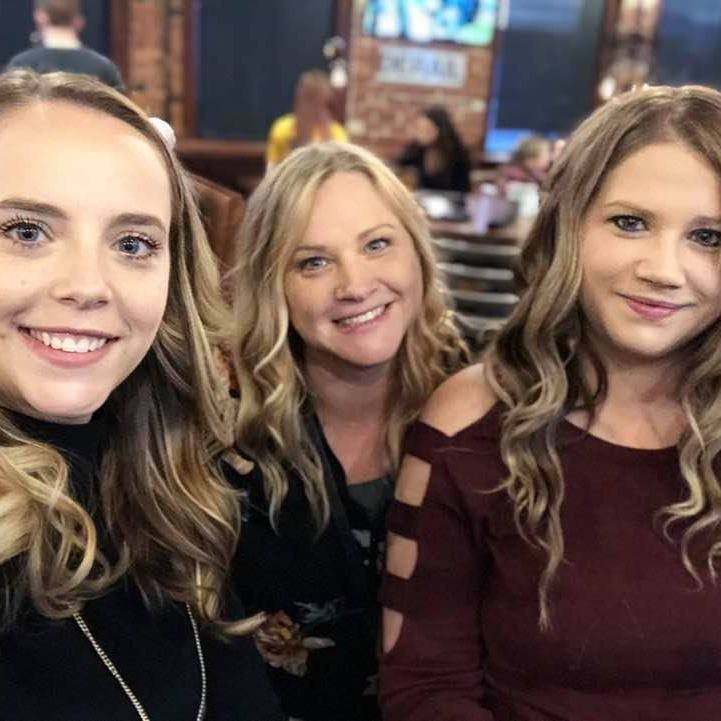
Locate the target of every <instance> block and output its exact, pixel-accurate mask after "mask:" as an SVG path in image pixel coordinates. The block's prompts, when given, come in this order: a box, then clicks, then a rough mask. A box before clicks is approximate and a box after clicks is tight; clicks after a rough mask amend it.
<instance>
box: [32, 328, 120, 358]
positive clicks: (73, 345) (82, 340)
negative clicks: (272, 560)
mask: <svg viewBox="0 0 721 721" xmlns="http://www.w3.org/2000/svg"><path fill="white" fill-rule="evenodd" d="M28 333H29V334H30V335H31V336H32V337H33V338H35V340H39V341H40V342H41V343H42V344H43V345H46V346H47V347H48V348H54V349H55V350H61V351H64V352H65V353H92V352H93V351H95V350H100V349H101V348H102V347H103V346H104V345H105V344H106V343H107V342H108V339H107V338H95V337H91V336H84V335H77V336H72V335H68V334H67V333H63V334H60V335H56V334H54V333H46V332H45V331H40V330H32V329H29V330H28Z"/></svg>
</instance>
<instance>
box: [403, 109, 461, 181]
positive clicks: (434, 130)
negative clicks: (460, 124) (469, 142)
mask: <svg viewBox="0 0 721 721" xmlns="http://www.w3.org/2000/svg"><path fill="white" fill-rule="evenodd" d="M396 165H397V166H398V167H399V168H400V171H401V174H402V175H403V176H404V177H405V175H406V173H407V172H408V171H409V170H410V171H411V172H412V174H413V177H412V178H411V180H410V183H409V184H411V185H413V186H414V188H415V189H418V190H443V191H455V192H460V193H467V192H469V191H470V189H471V180H470V172H471V161H470V157H469V155H468V150H467V149H466V147H465V145H464V144H463V141H462V140H461V138H460V136H459V135H458V131H457V130H456V128H455V127H454V125H453V121H452V120H451V118H450V116H449V114H448V111H447V110H446V109H445V108H443V107H441V106H440V105H435V106H432V107H430V108H427V109H426V110H424V111H423V112H422V113H421V114H420V115H419V116H418V118H417V120H416V122H415V125H414V127H413V139H412V141H411V142H410V143H409V144H408V145H407V146H406V148H405V149H404V150H403V153H402V154H401V156H400V157H399V158H398V159H397V160H396Z"/></svg>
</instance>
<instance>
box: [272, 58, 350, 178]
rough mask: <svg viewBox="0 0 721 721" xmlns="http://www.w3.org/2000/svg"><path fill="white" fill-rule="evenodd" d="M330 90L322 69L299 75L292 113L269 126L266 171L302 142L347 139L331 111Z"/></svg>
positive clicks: (326, 75) (303, 143) (343, 129)
mask: <svg viewBox="0 0 721 721" xmlns="http://www.w3.org/2000/svg"><path fill="white" fill-rule="evenodd" d="M332 93H333V88H332V87H331V84H330V80H329V79H328V73H326V72H325V71H323V70H308V71H307V72H305V73H303V74H302V75H301V76H300V78H299V79H298V83H297V84H296V86H295V101H294V104H293V112H292V113H289V114H288V115H283V116H282V117H280V118H278V119H277V120H276V121H275V122H274V123H273V125H272V126H271V128H270V133H269V135H268V147H267V150H266V161H267V167H268V169H269V170H270V168H272V167H273V166H274V165H277V164H278V163H280V161H281V160H283V159H284V158H285V157H286V156H287V155H289V154H290V153H291V151H293V150H294V149H295V148H299V147H301V146H302V145H308V144H310V143H318V142H323V141H327V140H336V141H339V142H343V141H347V140H348V134H347V133H346V131H345V128H344V127H343V126H342V125H341V124H340V123H338V122H336V121H335V120H334V119H333V115H332V114H331V111H330V101H331V96H332Z"/></svg>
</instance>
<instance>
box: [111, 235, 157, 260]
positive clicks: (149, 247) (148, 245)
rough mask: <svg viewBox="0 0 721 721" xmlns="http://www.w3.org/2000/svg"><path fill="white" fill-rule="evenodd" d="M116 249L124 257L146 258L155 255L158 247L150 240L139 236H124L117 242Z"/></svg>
mask: <svg viewBox="0 0 721 721" xmlns="http://www.w3.org/2000/svg"><path fill="white" fill-rule="evenodd" d="M117 247H118V249H119V250H120V252H121V253H123V254H124V255H129V256H132V257H133V258H147V257H148V256H151V255H154V254H155V252H156V251H157V248H158V245H157V243H155V242H154V241H152V240H151V239H150V238H146V237H143V236H139V235H126V236H125V237H124V238H121V239H120V240H119V241H118V242H117Z"/></svg>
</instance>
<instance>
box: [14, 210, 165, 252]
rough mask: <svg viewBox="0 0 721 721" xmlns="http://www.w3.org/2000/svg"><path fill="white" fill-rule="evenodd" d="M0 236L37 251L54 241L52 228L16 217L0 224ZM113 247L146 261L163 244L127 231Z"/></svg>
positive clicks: (114, 242) (143, 235)
mask: <svg viewBox="0 0 721 721" xmlns="http://www.w3.org/2000/svg"><path fill="white" fill-rule="evenodd" d="M0 235H2V236H5V237H6V238H8V240H10V242H11V243H12V244H13V245H15V246H20V247H22V248H25V249H27V250H30V251H32V250H35V249H36V248H40V247H42V246H45V245H46V244H47V243H49V242H51V241H52V240H53V234H52V232H51V228H50V226H49V225H48V224H47V223H46V222H44V221H42V220H40V219H37V218H30V217H28V216H24V215H16V216H14V217H12V218H10V219H9V220H7V221H5V222H4V223H2V224H0ZM111 247H112V248H114V249H116V250H117V251H118V252H119V253H120V254H121V255H122V256H123V257H124V258H125V259H127V260H131V261H146V260H149V259H150V258H152V257H153V256H154V255H156V254H157V253H158V252H159V250H160V249H161V248H162V247H163V243H162V242H160V241H158V240H156V239H155V238H153V237H151V236H150V235H147V234H146V233H143V232H137V231H126V232H124V233H122V234H120V236H119V237H118V238H117V239H116V240H114V241H113V242H112V244H111Z"/></svg>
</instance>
